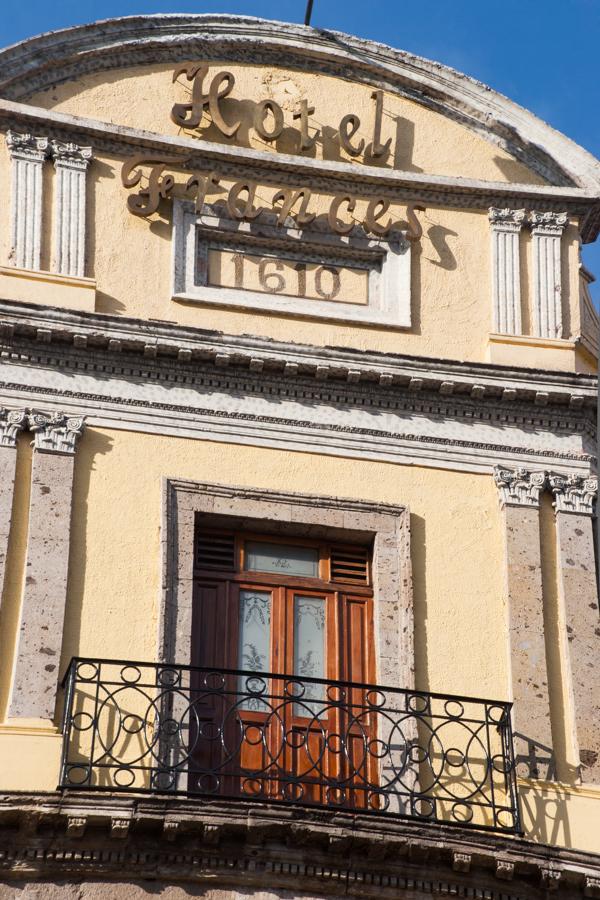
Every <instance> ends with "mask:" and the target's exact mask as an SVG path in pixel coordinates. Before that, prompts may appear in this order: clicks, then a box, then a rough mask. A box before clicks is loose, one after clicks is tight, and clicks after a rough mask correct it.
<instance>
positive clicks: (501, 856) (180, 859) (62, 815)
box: [0, 793, 600, 900]
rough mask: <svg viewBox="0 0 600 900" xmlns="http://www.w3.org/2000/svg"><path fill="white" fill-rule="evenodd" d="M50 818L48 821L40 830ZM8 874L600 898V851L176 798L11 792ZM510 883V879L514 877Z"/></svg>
mask: <svg viewBox="0 0 600 900" xmlns="http://www.w3.org/2000/svg"><path fill="white" fill-rule="evenodd" d="M40 826H41V827H40ZM0 834H1V836H2V850H1V851H0V872H1V873H2V877H3V879H9V880H10V879H11V878H18V879H20V880H22V879H23V878H29V879H30V878H32V877H35V878H37V879H48V880H51V879H58V878H60V877H68V878H69V879H70V880H72V879H73V878H76V879H78V880H79V879H81V880H84V879H95V878H103V879H111V880H115V881H117V880H122V879H123V878H124V879H125V880H132V879H133V880H136V879H137V878H138V877H139V878H152V879H158V881H159V882H160V880H161V878H166V879H168V880H169V882H173V881H175V882H178V883H186V882H194V883H198V882H199V881H208V882H210V883H212V885H213V887H214V886H217V885H218V886H219V887H222V886H223V887H224V886H226V885H231V886H238V887H240V888H244V887H246V888H252V887H254V886H260V887H261V888H262V889H264V886H265V883H266V882H265V879H268V885H269V888H270V889H277V888H282V889H286V888H292V889H293V890H294V891H295V892H297V891H309V892H311V893H312V892H314V891H316V895H317V896H320V895H322V893H323V892H325V893H327V894H333V895H335V894H342V895H344V896H346V895H348V894H351V895H352V894H360V895H361V896H364V895H365V894H367V895H373V896H377V897H381V896H390V897H398V896H399V893H404V892H405V891H408V892H410V895H411V896H415V895H420V894H427V895H431V894H432V893H434V894H440V893H441V894H448V895H455V896H461V897H465V898H469V900H471V898H472V900H475V898H478V897H479V898H480V897H487V898H488V900H511V898H514V900H516V898H519V900H537V898H539V900H542V898H544V897H545V896H546V891H547V889H548V888H550V887H552V888H556V889H557V896H560V897H569V898H576V897H578V896H579V897H584V896H585V897H594V896H597V894H596V893H594V891H595V888H596V885H597V884H598V879H599V878H600V857H598V855H596V854H592V853H585V852H581V851H575V850H566V849H563V848H559V847H553V846H548V845H544V844H539V843H533V842H532V841H528V840H525V839H522V838H506V837H503V836H498V835H495V834H487V833H484V832H474V831H468V830H466V829H463V828H461V827H454V828H453V827H445V826H442V825H440V826H438V825H429V824H419V823H418V822H416V821H409V822H402V821H401V820H397V819H396V820H394V819H389V818H388V819H386V818H385V817H384V816H377V815H360V814H352V813H346V812H344V811H339V812H335V813H333V812H327V811H306V810H302V809H300V808H294V807H288V808H286V809H276V808H273V807H268V806H265V805H262V804H259V803H256V804H250V803H247V802H243V801H234V802H229V803H228V802H226V801H220V802H219V801H206V800H202V801H195V800H193V799H181V800H179V799H175V798H169V797H166V796H156V797H148V798H143V797H139V796H138V797H135V796H129V797H128V796H124V795H121V796H116V795H109V794H107V795H104V796H103V795H102V794H98V793H95V794H93V795H89V794H84V793H80V794H78V793H74V794H68V793H67V794H24V793H21V794H15V795H11V794H5V795H4V796H3V797H2V799H1V800H0ZM508 882H510V884H509V883H508Z"/></svg>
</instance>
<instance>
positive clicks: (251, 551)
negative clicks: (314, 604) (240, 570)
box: [246, 541, 319, 578]
mask: <svg viewBox="0 0 600 900" xmlns="http://www.w3.org/2000/svg"><path fill="white" fill-rule="evenodd" d="M246 568H247V569H248V570H249V571H251V572H281V573H282V574H284V575H305V576H308V577H309V578H318V576H319V551H318V550H317V549H315V548H314V547H295V546H294V545H293V544H273V543H267V542H266V541H248V542H247V544H246Z"/></svg>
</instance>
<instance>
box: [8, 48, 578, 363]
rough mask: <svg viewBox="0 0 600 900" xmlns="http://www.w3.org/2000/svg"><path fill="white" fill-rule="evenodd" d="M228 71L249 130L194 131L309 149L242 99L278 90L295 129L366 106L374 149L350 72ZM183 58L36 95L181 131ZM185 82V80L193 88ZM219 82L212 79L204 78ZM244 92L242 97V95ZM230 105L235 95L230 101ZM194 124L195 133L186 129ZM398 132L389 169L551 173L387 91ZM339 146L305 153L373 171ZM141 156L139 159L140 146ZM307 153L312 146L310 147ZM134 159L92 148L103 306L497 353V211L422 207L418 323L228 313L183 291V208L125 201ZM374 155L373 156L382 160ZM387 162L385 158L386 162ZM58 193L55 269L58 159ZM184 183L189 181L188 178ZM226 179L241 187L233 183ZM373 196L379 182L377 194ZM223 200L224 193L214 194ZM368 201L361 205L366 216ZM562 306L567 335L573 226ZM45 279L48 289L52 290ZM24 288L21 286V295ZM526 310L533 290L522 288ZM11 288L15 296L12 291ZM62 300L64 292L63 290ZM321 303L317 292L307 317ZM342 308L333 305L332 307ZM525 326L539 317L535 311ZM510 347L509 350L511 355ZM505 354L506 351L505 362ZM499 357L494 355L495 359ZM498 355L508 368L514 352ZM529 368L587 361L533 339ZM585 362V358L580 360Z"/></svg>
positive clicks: (423, 348)
mask: <svg viewBox="0 0 600 900" xmlns="http://www.w3.org/2000/svg"><path fill="white" fill-rule="evenodd" d="M223 68H227V69H228V70H230V71H231V72H233V74H234V75H235V78H236V84H235V87H234V89H233V92H232V95H231V97H230V98H227V99H226V101H224V103H225V108H226V111H227V112H226V114H227V116H228V117H229V118H230V120H233V119H234V118H237V117H242V119H243V126H242V127H241V128H240V131H239V134H238V135H237V136H236V138H232V139H227V138H225V137H224V136H223V135H222V134H221V133H220V132H218V131H217V130H216V128H215V127H214V126H213V125H211V124H210V119H209V117H208V114H207V113H205V116H204V119H203V120H202V123H201V126H200V127H199V128H198V129H197V130H196V131H195V132H190V133H189V134H190V135H192V136H193V135H195V136H199V137H202V138H204V139H207V140H218V141H219V142H221V143H225V144H227V143H229V144H231V145H232V144H234V143H236V142H237V143H238V144H242V145H247V146H251V147H253V148H254V149H258V150H262V151H265V152H267V153H275V152H299V149H298V147H297V146H296V144H295V143H294V141H295V138H294V137H293V136H294V134H296V131H292V127H289V128H286V130H285V131H284V133H283V135H282V138H281V139H280V140H278V141H276V142H274V143H273V144H270V143H268V142H265V141H263V140H262V139H260V138H257V136H256V134H255V132H254V131H253V129H252V128H250V127H248V125H249V117H250V115H251V109H250V106H249V105H248V104H247V103H246V104H244V103H243V102H242V103H240V100H242V99H243V98H248V99H252V100H254V101H257V100H261V99H265V98H273V99H275V100H276V101H277V102H278V103H279V104H281V106H282V108H283V110H284V115H285V121H286V124H287V125H289V126H297V125H298V122H297V121H296V122H294V120H293V119H292V113H293V112H294V111H295V110H296V109H297V106H298V101H299V100H301V99H309V100H310V103H311V104H312V105H313V106H314V107H315V113H314V114H313V116H312V119H311V121H313V120H314V125H315V126H316V127H320V128H321V129H324V128H325V129H326V128H327V127H329V128H330V131H331V134H332V135H333V134H334V133H335V131H336V129H337V128H338V125H339V121H340V119H341V117H342V116H343V115H344V114H346V113H349V112H354V113H357V114H358V115H360V117H361V121H362V123H363V124H362V126H361V130H360V132H359V133H358V134H357V135H356V136H355V138H353V140H356V139H358V138H359V137H360V136H362V137H364V139H365V142H366V145H368V144H369V142H370V140H371V137H372V127H373V118H374V102H373V100H372V99H371V92H372V88H371V87H370V86H367V85H361V84H350V83H349V82H348V81H345V80H344V79H341V78H333V77H329V76H323V75H321V74H320V75H314V74H310V73H306V72H297V71H287V70H279V69H273V68H264V67H261V66H240V65H229V64H227V63H223V64H211V67H210V70H209V77H210V76H211V75H213V74H215V73H216V72H218V71H219V70H221V69H223ZM173 69H174V66H173V65H164V66H156V65H154V66H145V67H134V68H128V69H121V70H116V71H114V72H111V73H110V76H107V75H106V73H99V74H94V75H89V76H85V77H83V78H81V79H79V80H77V81H74V82H68V83H66V84H62V85H58V86H55V87H53V88H49V89H48V90H46V91H43V92H41V93H38V94H35V95H33V96H32V97H31V98H30V102H31V103H33V104H38V105H42V106H44V107H47V108H49V109H54V110H57V111H60V112H67V113H72V114H76V115H81V116H85V117H89V118H92V119H93V118H96V119H100V120H103V121H106V122H109V123H113V124H123V125H127V126H133V127H139V128H144V129H147V130H150V131H154V132H157V133H159V134H166V135H172V136H175V135H177V133H178V132H179V131H180V129H179V128H178V126H177V125H176V124H175V123H174V122H172V121H171V119H170V111H171V108H172V106H173V103H174V102H181V101H185V100H186V99H188V98H189V83H187V82H186V83H177V84H173V83H172V73H173ZM186 85H187V86H186ZM206 86H208V79H207V81H206ZM232 98H235V99H232ZM226 104H230V106H229V107H227V106H226ZM186 133H187V132H186ZM388 137H391V138H392V139H393V142H394V143H393V144H392V146H393V147H394V148H395V152H394V153H393V154H392V155H391V157H390V159H389V160H387V161H385V166H386V167H388V168H392V167H393V168H396V169H398V170H405V171H409V172H423V173H434V174H441V175H451V176H461V177H470V178H482V179H490V180H496V181H505V182H528V183H534V184H540V183H542V182H541V179H540V178H539V177H538V176H536V175H535V174H534V173H532V172H530V171H529V170H527V169H526V168H525V167H524V166H523V165H522V164H521V163H519V162H517V161H516V160H514V159H511V158H510V156H509V155H508V154H507V153H506V152H505V151H503V150H501V149H500V148H498V147H497V146H496V145H494V144H493V143H491V142H488V141H486V140H485V139H484V138H482V137H480V136H479V135H477V134H475V133H474V132H472V131H470V130H468V129H466V128H464V127H463V126H461V125H459V124H458V123H457V122H455V121H454V120H452V119H450V118H448V117H445V116H443V115H440V114H439V113H436V112H434V111H432V110H431V109H429V108H427V107H425V106H423V105H420V104H418V103H416V102H414V101H411V100H408V99H405V98H403V97H400V96H396V95H394V94H391V93H386V94H385V99H384V115H383V130H382V140H384V141H385V140H386V139H387V138H388ZM334 143H335V141H333V139H332V138H331V137H330V139H329V140H328V141H327V142H325V144H324V145H323V147H320V146H318V147H317V149H316V150H314V151H307V152H306V153H305V155H307V156H309V157H310V156H316V157H317V158H321V157H322V156H323V155H324V156H325V157H326V158H338V159H343V160H344V161H346V162H351V163H352V164H353V165H354V166H356V168H357V171H360V170H361V169H364V161H360V160H359V161H356V160H354V161H353V160H352V158H351V157H348V156H347V155H345V154H344V152H343V151H342V152H341V156H340V153H339V152H336V153H334V152H333V150H332V147H333V145H334ZM0 144H2V146H1V147H0V187H4V188H5V196H8V195H9V179H8V173H7V167H8V157H7V153H6V148H5V147H4V146H3V142H0ZM131 155H133V154H131ZM300 155H302V154H301V153H300ZM125 158H126V155H125V154H124V155H123V156H118V157H117V156H109V155H105V154H100V155H99V156H97V157H95V158H94V160H93V162H92V165H91V168H90V171H89V197H88V216H89V226H90V227H89V229H88V237H87V248H86V249H87V259H88V264H87V271H86V275H87V276H89V278H90V279H92V280H94V281H95V282H96V286H97V291H96V299H95V308H96V311H97V312H101V313H113V314H118V315H127V316H134V317H139V318H143V319H162V320H165V321H168V322H177V323H180V324H185V325H190V326H197V327H199V328H205V329H210V330H214V329H216V330H219V331H223V332H225V333H229V334H248V333H249V334H255V335H261V336H265V337H271V338H275V339H282V340H289V338H290V334H291V326H292V323H293V331H292V333H293V338H294V340H295V341H298V342H301V343H307V344H313V345H316V346H324V345H329V346H340V347H353V348H357V349H363V350H380V351H385V352H398V353H409V354H415V355H423V356H431V357H446V358H448V357H449V358H454V359H460V360H468V361H486V360H488V359H489V358H490V357H489V350H488V335H489V333H490V331H491V329H492V321H491V317H492V309H491V307H492V302H491V272H490V266H491V260H490V255H491V254H490V249H489V248H490V236H489V223H488V217H487V210H478V211H474V210H453V209H442V208H436V207H429V208H428V209H427V210H426V212H424V213H419V214H418V216H419V219H420V221H421V224H422V227H423V230H424V234H423V239H422V241H421V242H419V243H418V244H417V245H415V246H413V248H412V270H413V271H412V285H411V295H412V325H411V327H410V328H409V329H385V328H378V327H373V326H351V325H347V324H343V323H341V324H340V323H332V322H324V321H320V320H309V319H302V320H298V319H297V318H291V317H290V316H289V315H274V314H272V313H267V312H257V311H244V310H234V309H223V308H219V307H215V306H202V305H201V304H198V303H192V302H189V303H188V302H185V301H180V300H177V301H174V300H173V299H172V239H171V238H172V226H171V222H172V208H171V203H170V202H167V201H165V202H163V203H162V205H161V207H160V208H159V211H158V212H157V213H156V214H154V215H153V216H152V217H151V219H149V220H146V219H138V218H136V217H134V216H133V215H131V214H130V213H129V212H128V211H127V208H126V201H127V196H128V194H129V191H128V190H127V189H125V188H124V187H123V186H122V185H121V168H122V165H123V162H124V160H125ZM371 162H373V160H372V159H371ZM375 162H377V160H375ZM45 169H46V170H47V171H46V173H45V180H46V182H47V184H46V187H47V191H46V194H47V202H46V204H45V212H44V215H45V224H44V232H45V248H44V254H43V263H42V265H43V267H44V268H47V267H48V266H49V265H50V260H51V258H52V248H51V243H52V241H51V234H50V231H51V228H50V224H51V223H50V219H51V195H52V189H53V173H52V166H51V165H47V166H46V167H45ZM180 177H181V179H182V180H183V176H180ZM222 183H223V186H224V187H227V186H228V185H230V184H231V182H227V180H226V179H223V182H222ZM274 190H275V184H274V185H271V186H269V185H263V186H261V187H260V189H259V192H258V193H259V199H260V200H263V201H268V200H269V199H270V197H272V195H273V193H274ZM375 192H376V190H375ZM222 196H223V192H221V193H219V192H216V193H215V194H214V195H212V196H209V197H208V199H209V201H211V202H214V201H215V200H217V199H220V198H221V197H222ZM329 202H330V197H328V196H326V195H321V196H316V197H315V198H314V208H315V209H316V210H317V211H318V212H324V211H325V210H326V209H327V208H328V205H329ZM364 205H365V204H364V203H359V204H358V205H357V210H356V213H355V216H356V218H357V219H360V216H361V213H362V212H363V207H364ZM392 213H393V217H394V219H396V220H397V219H402V218H403V217H404V215H403V214H404V205H401V206H400V205H399V206H395V207H394V208H393V209H392ZM523 242H524V243H523V281H524V282H526V281H527V280H530V277H531V259H530V255H531V254H530V249H529V247H528V245H529V244H530V238H529V236H527V235H525V234H524V236H523ZM9 243H10V238H9V234H8V220H5V224H4V226H3V227H2V228H0V244H1V251H2V256H1V258H0V264H1V263H2V262H3V261H6V260H7V258H8V251H9ZM563 247H564V254H563V255H564V260H565V262H564V266H565V272H564V278H563V281H564V309H565V316H564V317H565V324H566V336H568V335H571V334H574V335H576V334H577V333H578V328H579V313H578V296H579V294H578V255H577V253H578V241H577V229H576V227H575V225H572V226H571V227H570V228H569V229H568V231H567V234H566V235H565V238H564V242H563ZM46 288H47V286H46ZM28 291H29V296H30V299H31V301H32V302H38V303H48V302H50V301H49V300H48V296H49V294H48V290H47V289H46V290H45V291H42V285H41V283H37V284H33V283H32V284H31V285H28ZM21 293H22V291H21ZM524 294H525V297H524V303H525V305H526V306H527V302H528V296H527V290H526V289H524ZM7 296H12V295H11V294H7ZM81 296H82V299H81V301H79V300H78V296H76V292H74V291H71V292H69V294H68V296H67V295H66V294H65V303H64V305H67V306H70V307H72V306H73V303H75V304H77V303H78V302H81V303H82V306H81V307H80V308H82V309H87V308H89V305H88V300H87V294H86V299H84V298H83V294H82V295H81ZM53 298H54V299H53V302H55V303H56V304H57V305H63V304H62V303H61V302H60V292H54V293H53ZM310 305H311V301H310V300H307V301H306V307H307V312H308V313H309V314H310ZM332 306H334V304H332ZM524 319H525V322H526V324H527V322H528V321H529V322H530V321H531V313H530V312H529V313H528V312H527V310H525V315H524ZM507 352H508V356H510V355H511V351H507ZM497 356H498V354H497V353H496V357H497ZM494 361H496V359H494ZM497 361H498V362H506V363H507V364H511V363H512V362H513V360H512V359H511V358H508V357H507V359H506V360H504V358H503V357H500V358H498V359H497ZM525 365H529V366H531V367H534V368H559V369H564V370H567V371H574V370H575V369H576V368H577V367H578V363H577V362H576V353H575V351H574V349H573V347H572V345H571V346H569V347H568V348H566V349H565V350H564V351H563V352H559V353H553V352H550V353H549V352H545V351H544V349H543V348H540V347H537V348H532V349H530V351H529V352H528V354H527V359H526V362H525ZM582 366H583V370H587V367H586V364H585V363H583V364H579V367H580V368H581V367H582Z"/></svg>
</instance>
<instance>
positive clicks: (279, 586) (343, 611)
mask: <svg viewBox="0 0 600 900" xmlns="http://www.w3.org/2000/svg"><path fill="white" fill-rule="evenodd" d="M263 545H264V546H263ZM248 547H250V548H251V549H252V550H253V551H254V553H253V552H250V551H248ZM257 547H258V551H256V548H257ZM299 548H300V549H299ZM235 551H236V552H235V553H234V554H233V557H227V564H228V565H229V566H230V569H229V570H227V569H223V568H222V569H221V570H220V571H219V570H214V569H212V570H211V569H210V568H206V559H202V558H200V560H199V562H200V565H199V566H197V570H196V576H195V591H194V611H193V630H192V631H193V636H192V644H193V646H192V663H193V664H194V665H196V666H200V667H203V671H202V672H200V673H199V674H198V676H197V679H198V680H197V685H196V689H195V690H194V692H193V696H194V704H193V716H192V723H191V724H192V728H191V735H192V752H191V760H190V762H191V767H190V772H191V774H190V781H189V785H190V790H192V791H200V792H203V793H204V792H206V791H209V792H218V793H221V794H228V795H240V794H241V795H245V796H249V797H264V798H265V799H267V798H271V799H285V800H291V801H299V802H309V803H317V804H325V805H337V806H344V807H348V806H351V807H355V808H356V807H357V808H361V807H362V808H364V807H365V806H366V805H368V804H369V796H370V793H371V788H370V786H372V785H373V783H374V779H375V781H376V772H375V771H374V763H375V762H376V761H375V760H374V758H373V756H372V754H371V753H370V746H371V744H372V742H373V739H374V737H375V733H374V732H375V724H374V719H373V713H372V711H371V710H370V708H369V707H368V704H367V702H366V693H367V692H366V691H365V689H363V688H352V687H349V686H347V685H344V684H337V683H336V682H355V683H356V682H360V683H365V682H366V683H372V682H373V669H374V656H373V596H372V590H371V587H370V583H369V580H370V579H369V568H368V558H367V559H366V561H365V556H364V552H362V553H361V556H360V559H361V560H362V565H360V566H359V565H358V563H356V562H355V563H353V562H352V560H353V559H355V558H356V552H355V553H354V556H353V554H352V551H351V549H350V550H349V549H348V548H344V553H343V554H342V557H341V560H342V563H343V565H341V566H340V565H338V566H335V560H336V559H339V551H338V556H337V557H335V556H334V557H333V562H334V565H332V552H333V553H335V551H336V548H335V547H333V548H331V547H327V546H325V547H323V546H322V545H313V544H310V543H307V542H302V543H301V544H299V545H297V544H283V545H282V544H273V542H272V541H270V542H269V541H267V540H264V541H263V542H262V545H261V541H260V539H259V540H256V538H253V539H250V538H248V537H246V536H244V535H241V536H239V535H237V536H235ZM309 551H311V552H310V553H309ZM344 554H345V555H344ZM297 557H300V562H298V559H297ZM307 557H308V559H309V562H311V565H310V566H308V565H307ZM290 558H291V562H290ZM222 559H223V556H222V555H217V562H219V560H221V561H222ZM274 559H275V560H281V559H283V560H284V562H285V560H286V559H287V560H288V562H290V564H289V565H288V567H287V568H288V569H289V568H291V569H292V571H291V572H289V571H288V572H286V573H285V574H284V573H282V572H281V568H284V570H285V568H286V567H285V566H283V567H282V566H281V563H279V569H276V568H275V563H274V561H273V560H274ZM202 564H204V568H202ZM261 567H262V568H263V569H269V571H259V570H260V568H261ZM232 569H233V570H232ZM273 569H275V570H274V571H273ZM294 570H296V574H295V573H294ZM298 570H300V571H301V572H303V573H304V574H297V571H298ZM307 570H308V572H309V573H310V574H306V571H307ZM332 576H333V577H332ZM344 578H346V579H347V580H346V582H344V580H343V579H344ZM361 582H362V583H361ZM207 667H208V668H209V669H212V668H214V672H213V673H211V674H208V673H207V672H206V668H207ZM221 670H235V671H229V672H228V673H226V674H221ZM241 673H243V674H241ZM253 673H256V674H253ZM312 679H314V680H312ZM207 687H208V690H207ZM213 688H216V689H215V690H213Z"/></svg>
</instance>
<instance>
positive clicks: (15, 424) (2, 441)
mask: <svg viewBox="0 0 600 900" xmlns="http://www.w3.org/2000/svg"><path fill="white" fill-rule="evenodd" d="M26 425H27V410H26V409H4V407H1V406H0V447H16V446H17V437H18V436H19V433H20V432H21V431H22V430H23V428H25V426H26Z"/></svg>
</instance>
